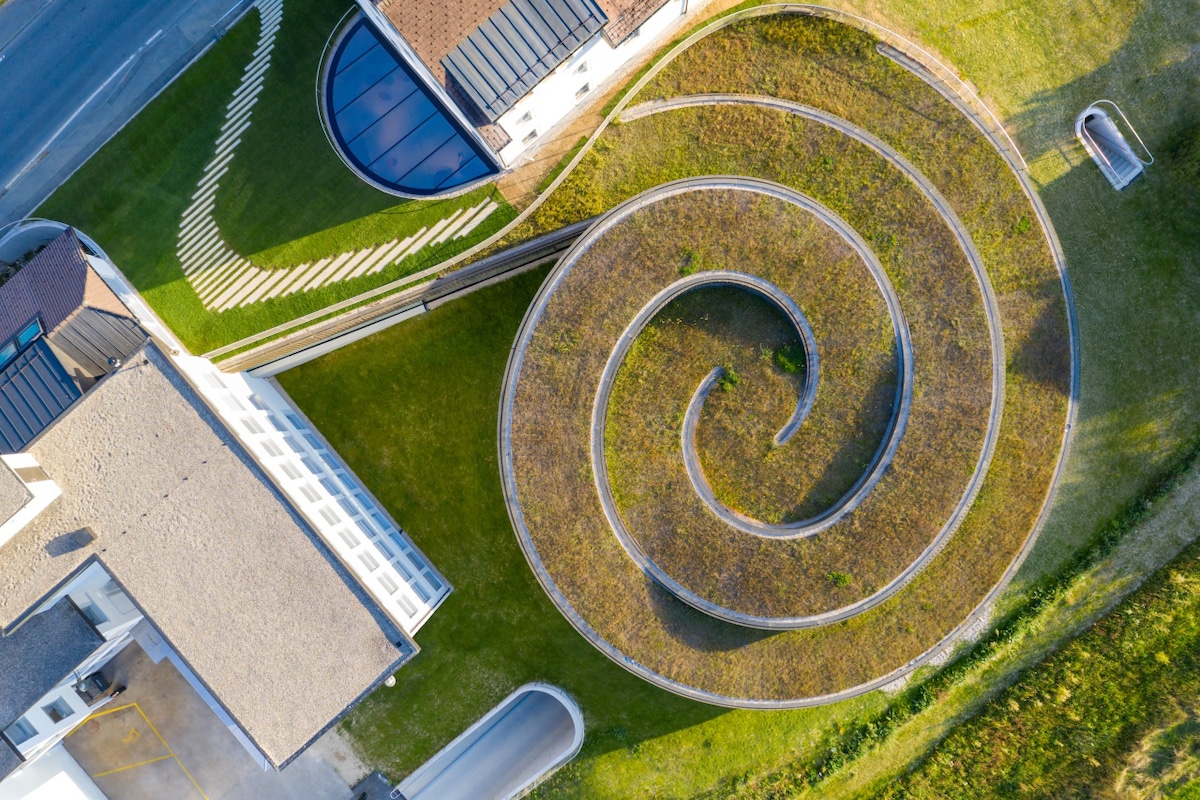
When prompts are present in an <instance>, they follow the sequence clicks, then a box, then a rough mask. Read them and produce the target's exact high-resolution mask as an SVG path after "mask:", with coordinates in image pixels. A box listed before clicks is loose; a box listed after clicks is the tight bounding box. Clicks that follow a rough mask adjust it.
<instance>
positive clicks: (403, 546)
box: [388, 531, 408, 553]
mask: <svg viewBox="0 0 1200 800" xmlns="http://www.w3.org/2000/svg"><path fill="white" fill-rule="evenodd" d="M388 536H390V537H391V538H392V541H393V542H395V543H396V546H397V547H399V548H400V552H401V553H407V552H408V542H406V541H404V537H403V536H401V535H400V534H398V533H396V532H395V531H388Z"/></svg>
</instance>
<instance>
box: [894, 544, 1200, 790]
mask: <svg viewBox="0 0 1200 800" xmlns="http://www.w3.org/2000/svg"><path fill="white" fill-rule="evenodd" d="M1198 645H1200V546H1196V545H1193V546H1192V547H1191V548H1189V549H1188V551H1187V552H1186V553H1185V554H1184V555H1183V556H1181V557H1180V558H1179V559H1178V560H1177V561H1176V562H1175V563H1173V564H1171V565H1170V566H1169V567H1167V568H1166V569H1165V570H1163V571H1162V572H1160V573H1159V574H1158V575H1156V576H1155V577H1154V579H1153V580H1152V581H1150V582H1149V583H1148V584H1147V585H1146V586H1145V587H1144V588H1142V589H1140V590H1139V591H1138V592H1137V593H1135V594H1134V595H1133V596H1131V597H1130V598H1128V599H1127V600H1126V601H1125V602H1124V603H1122V604H1121V605H1120V606H1119V607H1117V608H1116V609H1114V610H1113V612H1112V613H1110V614H1108V615H1107V616H1106V617H1104V618H1103V619H1102V620H1100V621H1099V622H1098V623H1097V624H1096V626H1095V627H1094V628H1092V629H1091V630H1090V631H1088V632H1087V633H1086V634H1085V635H1083V636H1081V637H1079V638H1078V639H1076V640H1075V641H1074V642H1072V643H1071V644H1070V645H1069V646H1067V647H1066V648H1065V649H1064V650H1063V651H1062V652H1060V653H1058V654H1056V655H1054V656H1053V657H1051V658H1049V659H1047V660H1046V661H1045V662H1043V663H1041V664H1039V665H1038V666H1037V667H1036V668H1034V669H1033V670H1031V671H1029V672H1028V673H1026V674H1025V675H1023V676H1022V677H1021V680H1020V681H1019V682H1018V683H1017V684H1015V685H1014V686H1012V687H1010V688H1008V689H1007V690H1005V691H1004V692H1003V693H1001V694H1000V695H999V696H998V697H997V698H996V699H995V700H994V701H993V702H992V703H990V704H989V705H988V706H987V708H986V709H985V710H984V711H983V713H982V714H980V715H979V717H977V718H975V719H973V720H971V721H969V722H966V723H965V724H963V725H962V726H960V727H959V728H958V729H956V730H955V731H954V732H953V733H952V734H951V735H950V737H949V738H947V739H946V740H945V741H944V742H942V743H941V744H939V745H938V747H937V749H936V750H935V751H934V752H933V753H932V754H931V755H930V757H929V758H928V759H927V760H925V761H924V762H922V764H921V765H920V767H919V768H918V769H917V770H916V771H915V772H914V773H913V774H911V775H908V776H906V777H905V778H904V779H903V780H902V781H899V782H897V783H894V784H892V785H890V786H889V787H887V788H886V789H884V790H882V791H881V792H880V793H879V794H878V795H877V797H878V798H880V799H881V800H882V799H883V798H887V800H932V798H955V800H960V799H961V800H967V799H968V798H980V799H981V800H982V798H1009V797H1011V798H1018V797H1020V798H1056V799H1057V798H1067V797H1081V798H1082V797H1104V796H1112V795H1119V793H1118V792H1117V791H1116V790H1117V788H1118V787H1120V786H1125V787H1126V789H1127V792H1128V794H1125V796H1133V797H1148V796H1154V795H1151V794H1150V793H1149V792H1145V793H1143V792H1137V793H1135V792H1133V791H1129V790H1130V789H1132V788H1134V787H1135V786H1137V784H1139V783H1141V784H1143V787H1142V788H1143V789H1146V788H1153V785H1154V784H1156V783H1157V784H1159V788H1160V789H1161V790H1170V789H1173V788H1179V786H1178V785H1175V786H1172V785H1171V784H1172V781H1170V779H1169V778H1167V779H1165V780H1164V779H1163V778H1165V775H1166V773H1167V772H1168V771H1167V770H1166V769H1165V767H1166V765H1167V764H1169V763H1171V762H1172V761H1174V760H1176V759H1177V758H1178V759H1179V760H1186V758H1185V756H1186V748H1185V747H1183V746H1181V745H1183V744H1185V743H1186V742H1187V741H1189V740H1190V741H1195V739H1196V727H1197V726H1196V722H1195V710H1196V708H1197V706H1198V704H1200V655H1198V653H1197V646H1198ZM1156 739H1157V740H1158V741H1155V740H1156ZM1156 753H1157V758H1158V760H1159V762H1160V764H1159V769H1157V770H1156V769H1155V768H1154V765H1152V764H1149V763H1147V762H1149V761H1150V759H1151V757H1153V756H1155V754H1156ZM1156 772H1157V773H1158V774H1157V775H1156ZM1178 783H1180V784H1182V783H1186V781H1185V780H1181V781H1179V782H1178ZM1131 784H1132V785H1131Z"/></svg>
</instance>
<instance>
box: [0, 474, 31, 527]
mask: <svg viewBox="0 0 1200 800" xmlns="http://www.w3.org/2000/svg"><path fill="white" fill-rule="evenodd" d="M28 502H29V490H28V489H26V488H25V484H24V483H21V479H20V478H18V477H17V475H16V473H15V472H13V471H12V470H11V469H9V468H8V465H7V464H5V463H4V462H2V461H0V525H3V524H4V523H5V522H6V521H8V520H9V519H11V518H12V515H13V514H16V513H17V512H18V511H20V510H21V508H22V506H24V505H25V504H26V503H28Z"/></svg>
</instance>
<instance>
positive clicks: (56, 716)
mask: <svg viewBox="0 0 1200 800" xmlns="http://www.w3.org/2000/svg"><path fill="white" fill-rule="evenodd" d="M42 712H43V713H45V715H46V716H47V717H49V718H50V721H51V722H53V723H55V724H58V723H59V722H62V721H63V720H64V719H66V718H67V717H69V716H71V715H72V714H74V713H75V710H74V709H73V708H71V707H70V706H69V705H67V701H66V700H63V699H62V698H61V697H59V698H57V699H55V701H54V702H53V703H51V704H50V705H48V706H42Z"/></svg>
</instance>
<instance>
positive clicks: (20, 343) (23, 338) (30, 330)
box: [17, 319, 42, 347]
mask: <svg viewBox="0 0 1200 800" xmlns="http://www.w3.org/2000/svg"><path fill="white" fill-rule="evenodd" d="M41 333H42V321H41V320H39V319H35V320H34V321H33V322H31V323H29V324H28V325H26V326H25V327H24V328H23V329H22V330H21V332H20V333H18V334H17V347H25V345H27V344H29V343H30V342H32V341H33V340H34V339H36V338H37V337H38V336H40V335H41Z"/></svg>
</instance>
